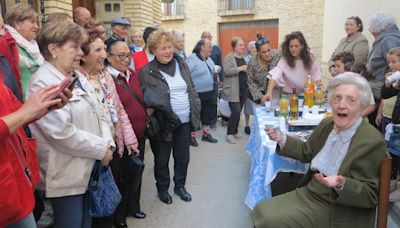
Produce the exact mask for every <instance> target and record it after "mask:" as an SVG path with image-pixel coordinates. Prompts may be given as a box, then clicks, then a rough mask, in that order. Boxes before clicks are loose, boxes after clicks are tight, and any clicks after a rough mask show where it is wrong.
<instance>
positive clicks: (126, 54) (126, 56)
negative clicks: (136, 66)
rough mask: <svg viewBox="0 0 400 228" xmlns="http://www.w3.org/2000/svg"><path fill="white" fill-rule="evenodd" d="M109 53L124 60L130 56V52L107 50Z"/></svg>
mask: <svg viewBox="0 0 400 228" xmlns="http://www.w3.org/2000/svg"><path fill="white" fill-rule="evenodd" d="M109 53H110V54H111V55H115V56H117V57H118V59H119V60H121V61H125V60H130V59H131V58H132V55H131V53H112V52H109Z"/></svg>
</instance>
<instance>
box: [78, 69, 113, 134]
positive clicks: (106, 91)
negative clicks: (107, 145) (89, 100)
mask: <svg viewBox="0 0 400 228" xmlns="http://www.w3.org/2000/svg"><path fill="white" fill-rule="evenodd" d="M86 76H87V77H88V79H89V82H90V84H91V85H92V86H93V88H94V91H93V94H92V95H93V97H96V98H97V99H98V101H99V102H100V103H101V104H102V109H101V114H102V116H103V119H105V121H106V123H107V124H108V125H109V126H110V128H111V131H112V132H113V134H114V129H113V128H114V127H115V125H114V124H116V123H117V122H118V114H117V110H116V108H115V106H114V102H113V101H112V96H111V93H110V87H109V86H108V84H107V82H106V79H105V78H104V74H103V73H102V72H101V73H99V74H98V75H88V74H86Z"/></svg>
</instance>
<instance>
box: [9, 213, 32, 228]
mask: <svg viewBox="0 0 400 228" xmlns="http://www.w3.org/2000/svg"><path fill="white" fill-rule="evenodd" d="M7 228H36V222H35V218H34V217H33V214H32V213H30V214H29V215H28V216H26V217H25V218H23V219H21V220H19V221H18V222H15V223H13V224H10V225H8V226H7Z"/></svg>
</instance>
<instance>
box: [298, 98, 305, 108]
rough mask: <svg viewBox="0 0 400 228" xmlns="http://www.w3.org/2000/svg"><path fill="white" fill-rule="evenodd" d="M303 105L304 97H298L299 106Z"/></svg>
mask: <svg viewBox="0 0 400 228" xmlns="http://www.w3.org/2000/svg"><path fill="white" fill-rule="evenodd" d="M303 106H304V99H299V107H303Z"/></svg>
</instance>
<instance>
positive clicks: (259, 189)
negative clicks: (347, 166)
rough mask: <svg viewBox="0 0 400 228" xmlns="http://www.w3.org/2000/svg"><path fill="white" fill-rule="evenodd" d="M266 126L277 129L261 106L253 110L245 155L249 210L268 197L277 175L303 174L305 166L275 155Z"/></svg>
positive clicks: (273, 118)
mask: <svg viewBox="0 0 400 228" xmlns="http://www.w3.org/2000/svg"><path fill="white" fill-rule="evenodd" d="M266 124H273V125H278V124H279V120H278V118H277V117H275V116H273V113H267V112H266V110H265V108H264V107H262V106H259V107H257V109H256V115H255V118H254V120H253V125H252V129H251V134H250V138H249V142H248V144H247V152H248V153H249V155H250V156H251V161H252V164H251V168H250V177H249V189H248V192H247V195H246V199H245V203H246V205H247V206H248V207H249V208H251V209H253V208H254V207H255V206H256V204H257V203H258V202H260V201H262V200H264V199H269V198H271V197H272V193H271V183H272V181H273V180H274V179H275V177H276V175H277V174H278V172H294V173H305V172H306V170H307V169H308V164H302V163H300V162H299V161H296V160H293V159H291V158H286V157H282V156H280V155H278V154H277V153H276V145H277V144H276V142H273V141H271V140H269V138H268V136H267V134H266V132H265V131H264V128H265V125H266Z"/></svg>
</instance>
